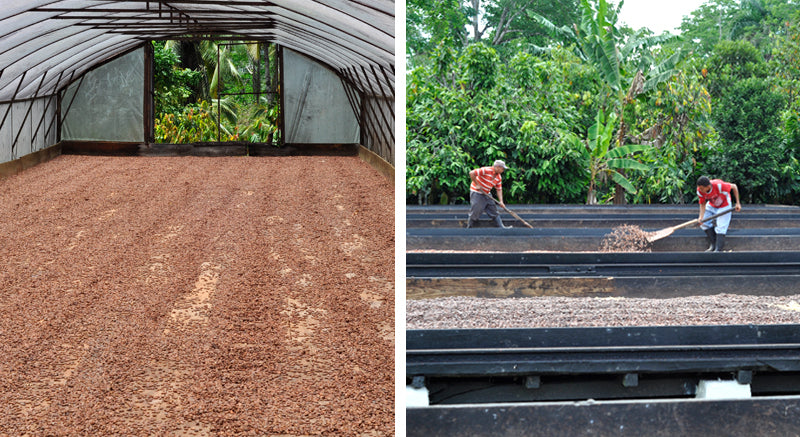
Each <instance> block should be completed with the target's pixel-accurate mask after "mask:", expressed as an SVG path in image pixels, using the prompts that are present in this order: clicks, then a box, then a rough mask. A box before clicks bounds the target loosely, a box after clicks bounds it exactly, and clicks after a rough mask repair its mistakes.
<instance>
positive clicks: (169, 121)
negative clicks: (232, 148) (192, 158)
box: [155, 101, 239, 144]
mask: <svg viewBox="0 0 800 437" xmlns="http://www.w3.org/2000/svg"><path fill="white" fill-rule="evenodd" d="M155 131H156V132H155V135H156V142H158V143H171V144H186V143H195V142H204V141H217V118H216V116H215V115H214V113H213V112H212V110H211V105H210V104H209V103H208V102H207V101H201V102H200V103H199V104H197V105H190V106H186V107H185V108H183V111H181V112H180V113H178V114H162V115H161V116H160V117H158V118H157V119H156V125H155ZM238 139H239V135H238V134H236V133H234V134H231V133H230V132H228V131H227V130H226V129H225V127H224V126H223V127H222V138H221V140H222V141H236V140H238Z"/></svg>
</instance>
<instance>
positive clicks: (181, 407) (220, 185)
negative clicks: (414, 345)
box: [0, 156, 395, 436]
mask: <svg viewBox="0 0 800 437" xmlns="http://www.w3.org/2000/svg"><path fill="white" fill-rule="evenodd" d="M393 199H394V196H393V188H392V186H391V184H390V183H389V182H388V181H387V180H386V179H385V178H384V177H382V176H380V175H379V174H378V173H376V172H375V171H374V170H372V169H371V168H370V167H369V166H368V165H367V164H365V163H364V162H363V161H361V160H360V159H358V158H357V157H337V156H303V157H264V158H260V157H214V158H201V157H169V158H168V157H148V158H143V157H88V156H60V157H58V158H56V159H54V160H53V161H50V162H47V163H44V164H40V165H38V166H36V167H33V168H30V169H28V170H25V171H24V172H22V173H20V174H18V175H16V176H12V177H9V178H6V179H3V180H0V205H2V208H1V209H0V260H2V263H3V266H2V269H0V435H31V436H33V435H58V436H72V435H136V436H149V435H174V436H211V435H213V436H218V435H219V436H226V435H259V436H267V435H268V436H284V435H292V436H298V435H343V436H350V435H359V436H386V435H393V433H394V364H393V362H394V306H395V305H394V206H393Z"/></svg>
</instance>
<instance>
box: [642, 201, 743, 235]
mask: <svg viewBox="0 0 800 437" xmlns="http://www.w3.org/2000/svg"><path fill="white" fill-rule="evenodd" d="M731 211H733V208H728V209H726V210H725V211H722V212H718V213H716V214H714V215H712V216H710V217H707V218H704V219H702V220H700V219H694V220H689V221H688V222H685V223H681V224H679V225H677V226H672V227H670V228H665V229H662V230H660V231H655V232H650V233H649V234H647V242H648V243H652V242H654V241H657V240H660V239H662V238H666V237H669V236H670V235H672V233H673V232H675V231H677V230H678V229H683V228H686V227H689V226H692V225H696V224H700V223H704V222H707V221H709V220H713V219H715V218H717V217H719V216H722V215H725V214H727V213H729V212H731Z"/></svg>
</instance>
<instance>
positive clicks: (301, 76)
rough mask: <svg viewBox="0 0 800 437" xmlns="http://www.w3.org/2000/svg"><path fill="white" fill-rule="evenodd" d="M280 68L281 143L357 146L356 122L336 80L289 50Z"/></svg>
mask: <svg viewBox="0 0 800 437" xmlns="http://www.w3.org/2000/svg"><path fill="white" fill-rule="evenodd" d="M283 66H284V67H283V82H284V108H283V112H284V123H285V124H284V135H285V139H284V142H285V143H287V144H315V143H317V144H320V143H323V144H357V143H358V142H359V139H360V138H359V136H360V132H359V127H358V120H357V119H356V116H355V114H354V113H353V109H352V107H351V106H350V102H349V101H348V100H347V94H346V93H345V91H344V86H343V85H342V81H341V79H340V78H339V76H337V75H336V74H335V73H333V72H332V71H330V70H328V69H327V68H326V67H325V66H323V65H321V64H319V63H317V62H314V61H313V60H311V59H310V58H307V57H305V56H303V55H301V54H299V53H297V52H294V51H292V50H289V49H284V51H283Z"/></svg>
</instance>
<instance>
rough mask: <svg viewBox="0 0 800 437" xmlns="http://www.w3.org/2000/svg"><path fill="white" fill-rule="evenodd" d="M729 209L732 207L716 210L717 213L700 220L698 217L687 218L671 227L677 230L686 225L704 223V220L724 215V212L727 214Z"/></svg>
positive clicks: (731, 209)
mask: <svg viewBox="0 0 800 437" xmlns="http://www.w3.org/2000/svg"><path fill="white" fill-rule="evenodd" d="M731 211H733V208H728V209H726V210H725V211H722V212H718V213H716V214H714V215H712V216H708V217H706V218H704V219H702V220H700V219H694V220H689V221H688V222H686V223H681V224H679V225H678V226H675V227H673V229H675V230H678V229H683V228H685V227H687V226H691V225H693V224H700V223H705V222H707V221H709V220H713V219H715V218H717V217H720V216H723V215H725V214H727V213H729V212H731Z"/></svg>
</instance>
